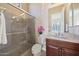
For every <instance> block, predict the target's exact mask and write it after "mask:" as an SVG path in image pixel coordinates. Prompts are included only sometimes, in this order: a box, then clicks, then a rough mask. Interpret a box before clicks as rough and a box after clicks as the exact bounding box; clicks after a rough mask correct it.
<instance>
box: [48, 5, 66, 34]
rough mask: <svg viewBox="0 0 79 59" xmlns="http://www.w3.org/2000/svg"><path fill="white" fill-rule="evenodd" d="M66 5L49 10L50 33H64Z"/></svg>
mask: <svg viewBox="0 0 79 59" xmlns="http://www.w3.org/2000/svg"><path fill="white" fill-rule="evenodd" d="M64 14H65V7H64V4H61V5H60V6H57V7H53V8H51V9H49V32H55V33H63V32H65V30H64V28H65V27H64V26H65V23H64Z"/></svg>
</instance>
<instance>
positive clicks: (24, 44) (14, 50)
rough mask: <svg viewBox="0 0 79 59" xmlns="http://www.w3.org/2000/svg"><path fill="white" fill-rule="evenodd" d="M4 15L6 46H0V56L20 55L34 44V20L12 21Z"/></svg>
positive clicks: (8, 16)
mask: <svg viewBox="0 0 79 59" xmlns="http://www.w3.org/2000/svg"><path fill="white" fill-rule="evenodd" d="M4 14H5V17H6V32H7V40H8V44H7V45H4V46H1V49H0V55H21V54H22V53H24V52H25V51H26V50H27V49H29V48H31V47H32V45H33V44H34V43H35V27H34V25H35V24H34V19H22V18H18V19H12V18H11V16H10V15H9V14H8V13H4ZM26 17H27V16H26Z"/></svg>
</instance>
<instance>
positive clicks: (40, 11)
mask: <svg viewBox="0 0 79 59" xmlns="http://www.w3.org/2000/svg"><path fill="white" fill-rule="evenodd" d="M48 5H49V4H47V3H45V4H42V3H34V4H33V3H32V4H29V12H30V13H31V15H33V16H35V17H36V19H35V21H36V25H35V29H36V40H37V39H38V37H39V35H38V32H37V28H38V27H39V26H40V25H42V26H44V28H45V32H44V33H47V32H48Z"/></svg>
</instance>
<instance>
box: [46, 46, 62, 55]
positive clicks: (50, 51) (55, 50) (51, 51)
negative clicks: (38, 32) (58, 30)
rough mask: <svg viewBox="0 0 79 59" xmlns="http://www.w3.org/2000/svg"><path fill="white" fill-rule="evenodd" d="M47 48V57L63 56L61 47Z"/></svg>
mask: <svg viewBox="0 0 79 59" xmlns="http://www.w3.org/2000/svg"><path fill="white" fill-rule="evenodd" d="M46 48H47V49H46V55H47V56H59V55H61V50H60V49H59V47H56V46H52V45H47V47H46Z"/></svg>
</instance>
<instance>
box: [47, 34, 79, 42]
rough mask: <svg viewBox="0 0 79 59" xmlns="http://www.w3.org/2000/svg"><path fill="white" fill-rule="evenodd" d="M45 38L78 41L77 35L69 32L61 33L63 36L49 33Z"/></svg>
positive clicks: (78, 36)
mask: <svg viewBox="0 0 79 59" xmlns="http://www.w3.org/2000/svg"><path fill="white" fill-rule="evenodd" d="M46 38H48V39H52V40H61V41H67V42H73V43H79V35H74V34H70V33H63V36H61V37H58V36H54V35H52V34H50V33H49V34H48V35H47V37H46Z"/></svg>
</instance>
